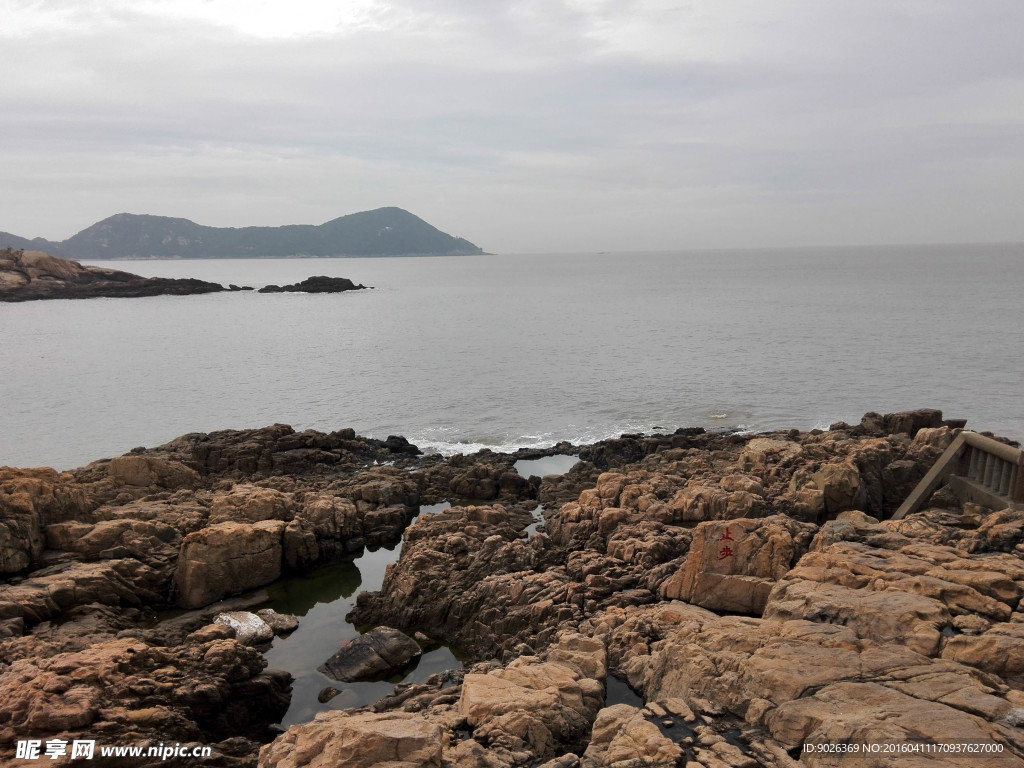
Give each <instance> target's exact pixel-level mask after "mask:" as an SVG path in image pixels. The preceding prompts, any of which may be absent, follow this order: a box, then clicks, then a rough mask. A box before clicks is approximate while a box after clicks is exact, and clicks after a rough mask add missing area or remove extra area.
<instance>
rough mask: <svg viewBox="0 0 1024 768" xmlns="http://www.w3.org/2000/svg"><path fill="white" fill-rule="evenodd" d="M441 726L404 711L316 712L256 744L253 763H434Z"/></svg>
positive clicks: (298, 766)
mask: <svg viewBox="0 0 1024 768" xmlns="http://www.w3.org/2000/svg"><path fill="white" fill-rule="evenodd" d="M443 747H444V732H443V730H442V729H441V727H440V726H439V725H436V724H434V723H431V722H428V721H427V720H424V719H423V718H422V717H419V716H418V715H413V714H410V713H407V712H380V713H377V712H355V713H349V712H321V713H320V714H318V715H317V716H316V718H315V719H314V720H313V722H311V723H304V724H302V725H293V726H292V727H291V728H289V729H288V730H287V731H286V732H285V733H284V734H283V735H281V736H279V737H278V738H277V739H275V740H274V741H273V742H271V743H270V744H267V745H266V746H265V747H263V749H261V750H260V757H259V764H258V765H259V768H439V767H440V765H441V752H442V749H443Z"/></svg>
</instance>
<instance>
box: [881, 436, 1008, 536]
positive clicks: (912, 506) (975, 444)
mask: <svg viewBox="0 0 1024 768" xmlns="http://www.w3.org/2000/svg"><path fill="white" fill-rule="evenodd" d="M943 482H947V483H949V487H950V489H951V490H952V491H953V493H955V494H956V496H957V498H959V499H960V501H970V502H974V503H975V504H980V505H982V506H984V507H989V508H990V509H1005V508H1006V507H1013V508H1014V509H1024V451H1021V449H1020V448H1014V447H1013V446H1010V445H1006V444H1005V443H1000V442H999V441H998V440H993V439H992V438H990V437H985V436H984V435H979V434H978V433H977V432H968V431H966V430H964V431H962V432H961V433H960V434H959V435H957V436H956V438H954V440H953V442H952V443H951V444H950V446H949V447H948V448H947V449H946V451H945V452H944V453H943V454H942V456H940V457H939V460H938V461H936V462H935V465H934V466H933V467H932V468H931V469H930V470H928V474H926V475H925V476H924V478H922V480H921V482H920V483H918V484H917V487H916V488H914V490H913V491H911V493H910V495H909V496H908V497H907V499H906V501H904V502H903V504H901V505H900V508H899V509H897V510H896V513H895V514H894V515H893V516H892V519H893V520H900V519H902V518H903V517H905V516H907V515H909V514H910V513H911V512H916V511H917V509H918V508H919V507H920V506H921V505H922V504H923V503H924V502H925V501H927V500H928V498H929V497H930V496H931V495H932V494H933V493H934V492H935V489H936V488H938V487H939V486H940V485H941V484H942V483H943Z"/></svg>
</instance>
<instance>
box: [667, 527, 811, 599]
mask: <svg viewBox="0 0 1024 768" xmlns="http://www.w3.org/2000/svg"><path fill="white" fill-rule="evenodd" d="M815 530H816V528H815V527H814V526H813V525H809V524H806V523H798V522H796V521H794V520H792V519H790V518H788V517H784V516H781V515H776V516H774V517H768V518H763V519H738V520H728V521H723V522H704V523H701V524H700V525H698V526H697V528H696V530H695V531H694V534H693V541H692V542H691V544H690V551H689V553H688V554H687V556H686V560H685V562H684V564H683V567H682V568H680V569H679V570H678V571H677V572H676V574H675V575H674V576H672V577H671V578H669V579H668V580H667V581H666V582H664V583H663V584H662V586H661V594H662V596H664V597H666V598H668V599H680V600H685V601H686V602H689V603H693V604H695V605H700V606H703V607H705V608H710V609H712V610H722V611H729V612H733V613H750V614H756V615H760V614H761V611H762V610H763V609H764V605H765V603H766V602H767V600H768V594H769V593H770V592H771V590H772V588H773V587H774V586H775V582H776V581H777V580H778V579H780V578H782V576H784V575H785V574H786V573H787V572H788V571H789V570H790V568H792V567H793V565H794V564H795V562H796V560H797V559H798V558H799V557H800V556H801V555H802V554H803V553H804V552H806V550H807V546H808V544H809V543H810V541H811V537H812V536H813V535H814V532H815Z"/></svg>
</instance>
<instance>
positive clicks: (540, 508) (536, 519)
mask: <svg viewBox="0 0 1024 768" xmlns="http://www.w3.org/2000/svg"><path fill="white" fill-rule="evenodd" d="M531 514H532V515H533V522H532V523H530V524H529V525H528V526H526V538H527V539H529V538H530V537H531V536H533V534H535V533H539V534H541V535H542V536H547V534H546V533H544V532H543V531H539V530H537V529H538V528H539V527H540V526H542V525H544V505H543V504H538V505H537V508H536V509H535V510H533V512H531Z"/></svg>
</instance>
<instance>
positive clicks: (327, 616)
mask: <svg viewBox="0 0 1024 768" xmlns="http://www.w3.org/2000/svg"><path fill="white" fill-rule="evenodd" d="M400 551H401V546H400V545H396V546H394V547H393V548H391V549H387V548H384V547H381V548H380V549H377V550H372V551H371V550H368V549H367V550H363V552H362V553H360V554H358V555H356V556H354V557H351V558H348V559H347V560H345V561H343V562H340V563H337V564H335V565H330V566H326V567H324V568H321V569H319V570H316V571H314V572H312V573H309V574H306V575H304V576H293V577H289V578H285V579H281V580H280V581H278V582H277V583H275V584H273V585H271V586H269V587H267V592H268V593H269V594H270V602H269V603H268V606H269V607H271V608H273V609H274V610H275V611H277V612H278V613H290V614H292V615H294V616H296V617H298V619H299V628H298V629H297V630H295V631H294V632H292V633H291V634H290V635H288V636H287V637H278V638H275V639H274V642H273V645H272V646H271V648H270V650H269V651H267V652H266V653H265V654H264V655H265V656H266V659H267V662H268V665H269V666H270V667H274V668H277V669H286V670H288V671H289V672H291V673H292V676H293V677H294V678H295V680H294V682H293V683H292V701H291V706H290V707H289V708H288V713H287V714H286V715H285V717H284V718H283V719H282V720H281V725H283V726H285V727H287V726H289V725H295V724H296V723H304V722H308V721H309V720H312V719H313V716H314V715H316V713H317V712H322V711H325V710H328V709H346V708H348V707H361V706H364V705H366V704H372V703H374V702H375V701H377V700H378V699H381V698H383V697H384V696H388V695H390V694H391V693H393V692H394V686H395V684H396V683H400V682H404V683H422V682H425V681H426V679H427V677H429V676H430V675H432V674H434V673H435V672H443V671H444V670H446V669H458V668H460V667H461V666H462V662H461V661H460V660H459V659H458V658H456V656H455V655H454V654H453V653H452V651H451V650H450V649H449V648H448V647H446V646H441V647H440V648H437V649H436V650H432V651H430V652H429V653H424V654H423V656H421V657H420V659H419V662H418V663H417V664H416V665H415V666H414V667H413V668H412V669H410V670H408V671H407V672H406V673H405V674H404V675H399V676H396V677H394V678H391V679H390V680H382V681H378V682H365V683H363V682H360V683H341V682H338V681H336V680H331V679H330V678H329V677H327V676H326V675H323V674H321V673H320V672H317V669H316V668H317V667H318V666H320V665H321V664H323V663H324V662H325V661H326V660H327V659H328V658H329V657H330V656H331V655H332V654H333V653H335V652H336V651H337V650H338V648H339V647H340V645H341V643H342V641H345V640H352V639H353V638H355V637H358V636H359V634H360V633H359V631H358V630H357V629H356V628H355V627H354V626H352V625H351V624H349V623H348V622H346V621H345V615H346V614H347V613H348V612H349V611H351V610H352V608H353V607H354V606H355V602H356V595H358V594H359V592H360V591H362V590H379V589H380V587H381V583H382V582H383V580H384V570H385V568H387V566H388V564H389V563H393V562H395V561H397V560H398V555H399V553H400ZM328 686H330V687H333V688H336V689H337V690H339V691H340V693H339V694H338V695H337V696H335V697H334V698H333V699H331V700H330V701H328V702H326V703H323V704H321V703H320V702H319V701H318V700H317V696H318V695H319V693H320V691H321V690H323V689H324V688H326V687H328Z"/></svg>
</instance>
